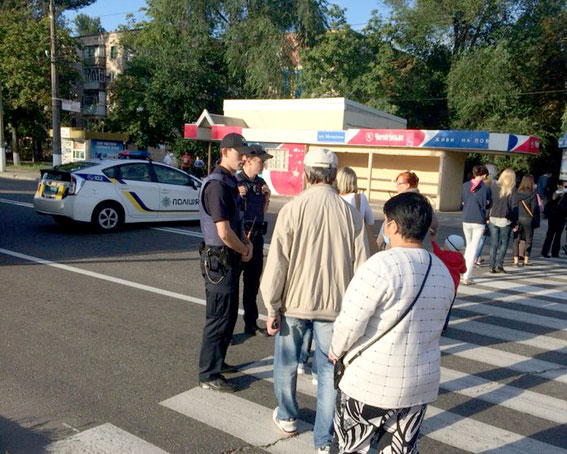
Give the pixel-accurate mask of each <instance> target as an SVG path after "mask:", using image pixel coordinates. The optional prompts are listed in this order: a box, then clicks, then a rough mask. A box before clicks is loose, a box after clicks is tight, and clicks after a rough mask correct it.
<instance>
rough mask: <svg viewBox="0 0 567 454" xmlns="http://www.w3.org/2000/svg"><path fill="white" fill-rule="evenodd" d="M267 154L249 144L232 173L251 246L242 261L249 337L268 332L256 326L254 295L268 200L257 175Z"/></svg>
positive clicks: (246, 328) (246, 326)
mask: <svg viewBox="0 0 567 454" xmlns="http://www.w3.org/2000/svg"><path fill="white" fill-rule="evenodd" d="M271 157H272V155H270V154H268V153H266V151H265V150H264V148H262V146H260V145H257V144H252V145H250V155H249V156H248V157H247V158H246V161H245V163H244V167H243V169H242V172H240V173H237V174H236V180H237V181H238V192H239V194H240V197H241V198H242V201H243V204H244V232H245V234H246V237H247V238H249V239H250V241H251V242H252V246H253V249H254V252H253V254H252V259H251V260H250V261H249V262H247V263H243V264H242V273H243V282H244V290H243V293H242V306H243V307H244V332H245V333H246V334H249V335H250V336H255V335H256V334H260V335H262V336H267V335H268V332H267V331H266V328H262V327H260V326H258V324H257V322H256V321H257V319H258V306H257V304H256V297H257V295H258V288H259V287H260V276H261V274H262V268H263V266H264V234H265V233H266V230H267V224H266V223H265V222H264V213H265V212H266V210H267V209H268V203H269V201H270V189H269V188H268V185H267V184H266V182H265V181H264V180H263V179H262V178H261V177H259V176H258V174H260V173H262V171H263V170H264V162H265V161H266V159H270V158H271Z"/></svg>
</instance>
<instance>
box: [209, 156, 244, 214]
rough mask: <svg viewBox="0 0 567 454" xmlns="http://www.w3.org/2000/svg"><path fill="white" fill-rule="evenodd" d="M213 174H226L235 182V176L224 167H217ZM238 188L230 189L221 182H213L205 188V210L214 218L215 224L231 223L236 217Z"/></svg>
mask: <svg viewBox="0 0 567 454" xmlns="http://www.w3.org/2000/svg"><path fill="white" fill-rule="evenodd" d="M212 173H220V174H224V175H226V176H228V177H230V178H232V179H233V180H234V183H235V185H236V180H235V179H234V176H233V175H232V174H231V173H230V172H229V171H228V170H226V169H225V168H224V167H221V166H217V167H215V170H213V172H212ZM235 194H236V188H235V189H233V188H230V187H228V186H226V185H224V184H222V183H221V182H220V181H211V182H209V183H208V184H207V186H205V193H204V194H203V208H204V209H205V211H206V212H207V213H208V214H209V215H210V216H211V217H212V218H213V221H214V222H219V221H230V220H232V219H233V218H234V216H235V215H236V209H237V207H236V204H235V200H236V197H235Z"/></svg>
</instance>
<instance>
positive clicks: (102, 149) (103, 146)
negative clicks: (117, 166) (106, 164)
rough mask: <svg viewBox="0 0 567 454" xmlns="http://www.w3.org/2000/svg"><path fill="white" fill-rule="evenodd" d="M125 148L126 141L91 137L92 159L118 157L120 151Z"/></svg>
mask: <svg viewBox="0 0 567 454" xmlns="http://www.w3.org/2000/svg"><path fill="white" fill-rule="evenodd" d="M123 149H124V143H123V142H120V141H114V140H95V139H91V156H90V157H91V158H92V159H118V153H119V152H121V151H122V150H123Z"/></svg>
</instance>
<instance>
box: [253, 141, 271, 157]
mask: <svg viewBox="0 0 567 454" xmlns="http://www.w3.org/2000/svg"><path fill="white" fill-rule="evenodd" d="M249 147H250V154H249V155H248V156H250V157H251V158H252V157H254V156H258V157H259V158H260V159H262V161H265V160H266V159H270V158H273V156H272V155H271V154H269V153H266V150H264V147H263V146H262V145H259V144H257V143H252V144H250V145H249Z"/></svg>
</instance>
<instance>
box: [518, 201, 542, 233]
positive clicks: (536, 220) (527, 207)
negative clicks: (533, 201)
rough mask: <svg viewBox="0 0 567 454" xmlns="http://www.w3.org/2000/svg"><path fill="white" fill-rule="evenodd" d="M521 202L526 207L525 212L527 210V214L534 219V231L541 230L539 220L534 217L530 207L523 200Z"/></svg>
mask: <svg viewBox="0 0 567 454" xmlns="http://www.w3.org/2000/svg"><path fill="white" fill-rule="evenodd" d="M521 202H522V206H523V207H524V210H526V213H528V214H529V215H530V218H532V228H534V229H537V228H539V219H537V218H535V217H534V214H533V213H532V210H530V207H529V206H528V204H527V203H526V202H525V201H524V200H522V201H521Z"/></svg>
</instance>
